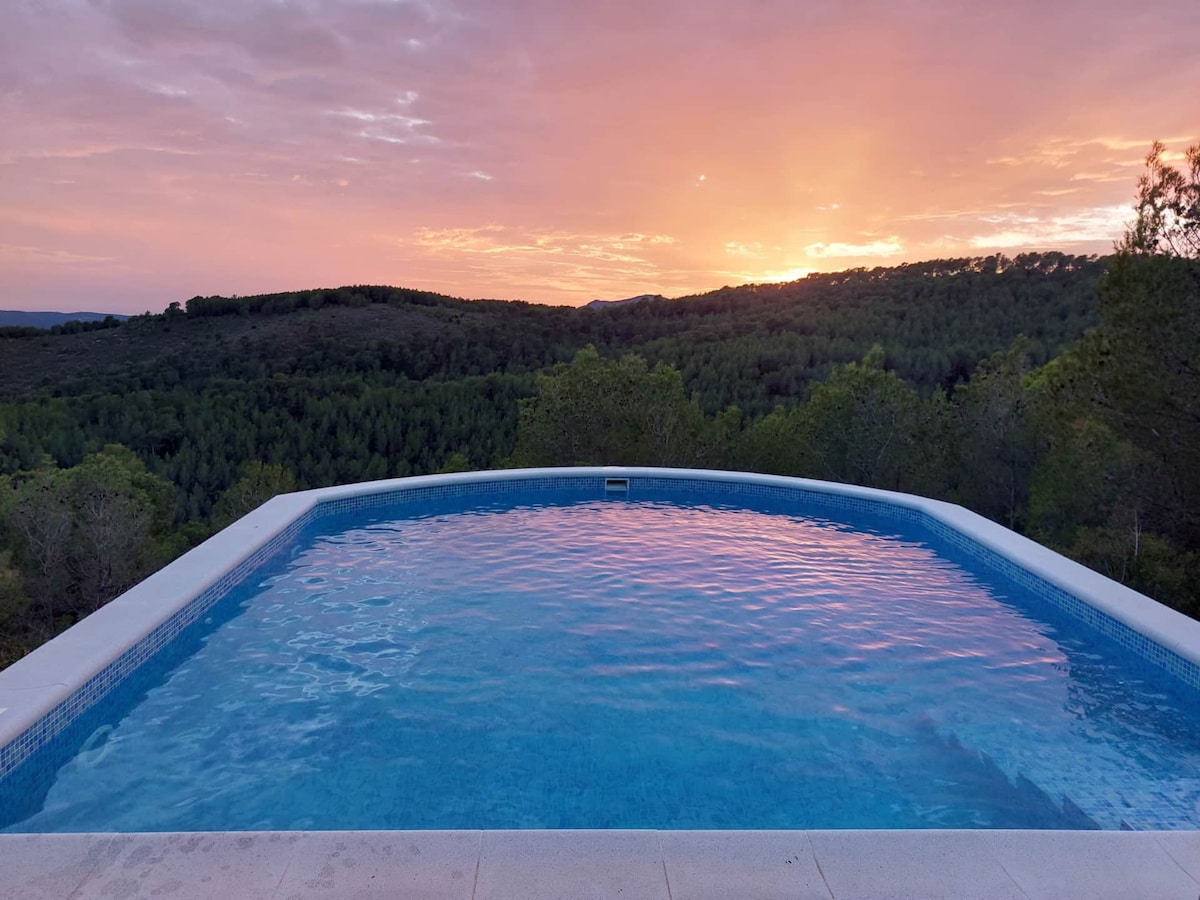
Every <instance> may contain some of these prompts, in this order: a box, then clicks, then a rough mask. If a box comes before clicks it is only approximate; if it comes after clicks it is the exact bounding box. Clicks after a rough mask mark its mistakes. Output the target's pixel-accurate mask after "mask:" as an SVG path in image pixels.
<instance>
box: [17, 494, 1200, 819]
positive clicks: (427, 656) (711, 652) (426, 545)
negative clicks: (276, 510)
mask: <svg viewBox="0 0 1200 900" xmlns="http://www.w3.org/2000/svg"><path fill="white" fill-rule="evenodd" d="M747 505H749V506H751V507H753V508H747ZM837 517H838V521H833V520H831V519H829V518H824V517H822V516H820V515H797V514H794V513H789V512H786V511H784V508H783V507H782V506H773V505H771V503H770V502H769V501H766V500H762V501H761V502H758V501H754V500H752V499H750V498H742V500H739V505H738V506H736V507H731V506H727V505H723V503H722V500H721V498H720V497H717V496H714V497H712V498H704V497H692V498H691V499H690V500H688V501H687V502H685V503H681V504H678V505H676V504H672V503H666V502H657V501H638V500H631V499H630V500H627V499H606V500H582V499H581V500H578V501H575V502H571V501H569V500H566V499H563V498H561V497H559V498H554V497H551V496H549V495H530V496H528V497H521V496H516V497H513V496H509V497H508V498H506V499H505V500H504V501H503V502H502V504H501V505H478V504H476V505H472V504H471V503H469V502H460V503H459V504H458V506H454V507H452V506H450V505H445V506H443V507H441V508H439V507H436V506H434V507H429V508H427V509H426V510H425V512H424V514H422V515H420V516H411V517H397V515H396V514H395V512H393V513H390V514H389V513H388V512H387V511H386V510H385V511H376V512H374V513H366V512H361V511H360V512H358V513H346V514H341V515H338V516H326V517H324V518H321V519H318V520H317V521H316V522H315V523H314V524H312V525H310V526H309V527H308V528H307V529H306V530H305V531H304V532H303V533H302V535H301V537H300V539H299V540H298V542H297V543H296V545H295V546H294V548H293V549H292V550H291V551H289V552H288V553H284V554H281V555H279V556H278V557H277V558H275V559H273V560H272V561H271V562H270V563H269V564H268V565H267V566H265V567H264V568H263V569H262V570H261V571H260V572H258V573H257V574H256V575H255V576H253V577H252V578H251V579H250V580H249V581H248V582H247V583H245V584H244V585H242V586H241V587H239V588H237V589H235V590H234V592H233V593H231V595H230V596H229V597H228V598H227V599H226V600H224V601H222V602H221V603H220V604H219V605H218V606H217V607H215V608H214V610H213V611H212V615H211V617H210V619H209V620H208V621H207V622H206V623H204V624H203V626H202V629H201V632H200V633H198V634H196V635H193V636H191V637H190V638H188V640H186V641H185V642H184V649H183V650H180V649H178V648H176V650H175V651H174V652H173V653H167V654H165V655H164V656H163V658H162V659H161V660H159V661H158V662H157V663H156V664H151V665H149V666H147V667H146V669H145V670H144V671H143V672H141V673H140V674H139V676H138V679H139V681H138V683H137V684H136V685H133V686H132V687H131V688H130V689H128V690H126V691H125V692H124V695H123V696H124V699H122V700H119V701H113V702H111V703H109V704H108V708H107V712H106V713H105V716H107V718H105V717H104V716H101V717H100V718H95V717H93V720H92V721H91V722H90V723H89V724H88V725H87V728H86V732H87V733H86V734H85V733H77V734H76V735H75V736H74V738H73V740H75V742H76V743H78V744H79V745H80V746H79V752H77V753H76V754H75V755H74V756H73V757H72V758H71V759H70V760H69V761H68V762H66V763H65V765H62V766H61V768H58V769H57V772H55V773H53V774H47V773H46V772H45V771H44V769H45V766H44V760H43V762H42V763H39V757H37V756H35V757H34V758H33V759H32V760H31V761H30V762H29V763H28V764H27V766H26V768H27V769H28V770H29V771H28V772H26V773H24V774H23V775H22V776H21V777H20V778H14V779H10V783H9V784H8V785H7V786H5V785H0V790H6V789H11V788H12V785H14V784H17V783H20V782H21V781H22V779H23V780H24V781H25V782H26V783H27V784H28V785H29V786H30V787H29V790H30V791H31V796H32V798H33V799H32V800H31V799H29V797H26V798H25V799H23V800H22V801H20V802H17V801H15V800H14V799H13V798H12V797H11V796H10V797H7V798H3V799H0V815H2V816H6V817H7V819H6V820H4V819H0V824H5V825H7V826H8V830H12V831H156V830H170V831H197V830H240V829H256V830H257V829H270V830H273V829H407V828H417V829H455V828H643V827H653V828H672V829H690V828H981V827H982V828H987V827H997V828H1078V827H1103V828H1118V827H1121V825H1122V823H1123V822H1125V823H1128V824H1130V825H1132V826H1134V827H1158V828H1172V827H1173V828H1197V827H1200V728H1198V727H1197V725H1198V722H1200V717H1198V708H1197V703H1196V698H1195V696H1194V692H1192V691H1189V690H1188V689H1186V688H1183V687H1182V686H1181V685H1179V684H1177V683H1175V682H1173V681H1171V679H1170V678H1169V677H1168V676H1166V675H1163V674H1161V673H1159V672H1157V671H1156V670H1153V669H1151V668H1150V667H1149V666H1148V665H1146V664H1145V663H1143V662H1141V661H1140V660H1139V659H1138V658H1137V657H1134V656H1133V655H1131V654H1130V653H1128V652H1127V651H1125V650H1124V649H1122V648H1120V647H1119V646H1117V645H1116V644H1115V643H1113V642H1111V641H1108V640H1107V639H1105V638H1102V637H1101V636H1099V635H1097V634H1096V633H1094V632H1092V631H1090V630H1089V629H1087V628H1086V626H1083V625H1082V624H1079V623H1076V622H1074V621H1073V620H1071V619H1069V618H1067V617H1066V616H1065V614H1063V613H1061V612H1058V611H1056V610H1055V609H1054V608H1052V607H1048V606H1047V605H1046V604H1044V603H1043V602H1042V601H1040V600H1039V599H1038V598H1037V597H1034V596H1031V595H1029V594H1028V593H1026V592H1024V591H1023V590H1022V589H1018V588H1017V587H1015V586H1013V585H1011V584H1006V583H1005V582H1003V581H1001V580H997V578H996V577H994V576H992V575H990V574H989V573H988V572H987V571H986V570H984V569H982V568H981V567H980V566H979V564H977V563H975V562H973V561H972V560H971V559H970V558H968V557H966V556H965V555H964V554H962V553H961V552H957V551H954V550H952V549H951V548H948V547H945V546H941V545H940V544H939V542H938V540H937V539H936V538H934V537H932V536H931V535H930V534H928V533H926V532H924V531H923V530H922V529H920V527H919V526H916V525H912V526H909V525H901V524H898V523H896V522H894V521H888V520H885V519H882V518H875V517H871V516H868V515H866V514H852V513H847V512H845V511H839V512H838V513H837ZM185 651H186V652H185ZM60 749H61V748H60ZM42 756H43V757H44V756H45V754H42ZM39 765H41V767H42V768H41V770H39ZM31 773H32V774H31ZM1064 798H1067V799H1066V800H1064Z"/></svg>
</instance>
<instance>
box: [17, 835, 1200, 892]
mask: <svg viewBox="0 0 1200 900" xmlns="http://www.w3.org/2000/svg"><path fill="white" fill-rule="evenodd" d="M940 897H947V898H955V900H959V898H962V900H1010V898H1016V900H1042V898H1053V900H1105V898H1114V900H1143V898H1144V900H1197V898H1200V832H1172V833H1164V832H1133V833H1130V832H1071V831H1051V832H1046V831H1041V832H1035V831H809V832H805V831H774V832H753V831H726V832H720V831H708V832H694V831H693V832H685V831H662V832H658V831H442V832H436V831H396V832H382V831H375V832H215V833H207V832H204V833H195V834H121V835H108V834H66V835H57V834H49V835H23V834H16V835H0V900H10V898H11V900H83V898H106V900H142V898H145V900H151V898H154V900H213V898H216V900H258V898H263V900H316V898H353V900H544V898H545V900H709V898H713V900H716V898H729V900H810V898H811V900H901V898H922V900H925V898H929V900H933V898H940Z"/></svg>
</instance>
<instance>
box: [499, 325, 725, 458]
mask: <svg viewBox="0 0 1200 900" xmlns="http://www.w3.org/2000/svg"><path fill="white" fill-rule="evenodd" d="M537 385H538V393H537V397H536V398H534V399H530V400H525V401H523V402H522V403H521V412H520V426H519V429H518V436H517V446H516V449H515V450H514V451H513V456H512V462H513V464H514V465H519V466H564V465H567V466H569V465H651V466H689V465H695V464H697V462H698V461H699V459H700V456H701V447H702V445H703V432H704V428H705V422H704V416H703V414H702V413H701V412H700V408H699V406H698V405H697V404H696V403H695V402H693V401H692V400H689V399H688V397H687V395H686V393H685V392H684V388H683V379H682V377H681V376H680V374H679V372H678V371H676V370H675V369H673V368H671V367H669V366H665V365H662V364H660V365H658V366H657V367H656V368H655V369H654V370H653V371H651V370H650V369H648V368H647V366H646V362H645V360H643V359H641V358H640V357H636V356H626V357H624V358H623V359H621V360H619V361H609V360H604V359H601V357H600V355H599V353H597V352H596V350H595V348H593V347H587V348H585V349H583V350H580V351H579V353H578V354H576V356H575V359H574V360H573V361H572V362H571V363H570V364H566V365H561V366H559V367H558V368H557V369H556V371H555V373H554V374H553V375H541V376H539V377H538V382H537Z"/></svg>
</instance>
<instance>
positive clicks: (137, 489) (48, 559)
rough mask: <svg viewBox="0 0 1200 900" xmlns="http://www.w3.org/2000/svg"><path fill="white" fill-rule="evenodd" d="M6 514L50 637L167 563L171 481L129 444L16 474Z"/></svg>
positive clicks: (38, 619)
mask: <svg viewBox="0 0 1200 900" xmlns="http://www.w3.org/2000/svg"><path fill="white" fill-rule="evenodd" d="M10 481H11V482H12V486H11V487H10V488H9V489H8V490H7V491H6V492H5V499H4V507H3V514H4V519H5V526H6V528H7V529H8V530H9V531H10V532H11V533H12V534H14V535H15V537H16V540H15V543H16V550H17V561H18V564H19V567H20V569H21V572H22V575H23V577H24V582H25V585H26V587H27V589H28V594H29V598H30V601H31V602H32V603H33V604H34V606H35V607H36V609H35V610H34V611H33V616H32V620H31V622H30V624H31V625H32V626H34V627H35V628H37V629H39V630H41V631H42V632H43V633H44V634H51V633H53V631H54V630H56V629H57V627H59V625H60V624H61V623H62V621H65V622H66V624H70V623H71V622H73V621H74V620H75V619H77V618H79V617H81V616H84V615H87V614H88V613H90V612H92V611H93V610H95V609H97V608H99V607H100V606H102V605H103V604H105V603H107V602H108V601H109V600H111V599H112V598H113V597H115V596H116V595H117V594H119V593H120V592H121V591H123V590H125V589H126V588H128V587H130V586H131V585H133V584H134V583H136V582H137V581H138V580H139V579H140V578H143V577H144V576H145V575H147V574H148V573H149V572H152V571H154V569H156V568H157V567H158V566H159V565H161V564H162V563H163V562H165V560H166V557H167V555H168V553H169V548H167V547H166V546H165V544H164V541H165V538H166V535H167V531H168V528H169V525H170V520H171V485H170V484H169V483H168V482H166V481H164V480H163V479H161V478H158V477H157V476H155V475H152V474H150V473H149V472H147V471H146V467H145V466H144V465H143V464H142V462H141V460H139V459H138V458H137V456H136V455H135V454H134V453H133V452H132V451H131V450H129V449H128V448H126V447H121V446H117V445H111V446H108V447H105V448H104V450H102V451H101V452H99V453H93V454H91V455H89V456H88V457H87V458H86V459H84V461H83V462H82V463H81V464H79V465H78V466H74V467H72V468H70V469H58V468H55V467H52V466H46V467H44V468H41V469H38V470H37V471H34V472H31V473H26V474H24V475H22V476H17V477H14V478H12V479H10Z"/></svg>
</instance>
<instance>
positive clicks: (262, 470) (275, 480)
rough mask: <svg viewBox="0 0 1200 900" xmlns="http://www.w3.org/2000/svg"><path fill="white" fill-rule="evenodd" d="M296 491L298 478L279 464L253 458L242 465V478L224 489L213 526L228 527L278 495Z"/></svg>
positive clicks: (214, 516)
mask: <svg viewBox="0 0 1200 900" xmlns="http://www.w3.org/2000/svg"><path fill="white" fill-rule="evenodd" d="M294 490H296V478H295V476H293V475H292V473H291V471H289V470H288V469H286V468H284V467H283V466H281V465H279V464H278V463H264V462H262V461H261V460H257V459H254V460H251V461H250V462H248V463H246V464H245V465H243V466H242V468H241V477H240V478H238V480H237V481H235V482H234V483H233V485H232V486H231V487H230V488H229V489H228V490H226V491H224V492H222V494H221V496H220V497H218V498H217V502H216V503H215V504H214V505H213V517H212V518H213V527H214V528H224V527H225V526H226V525H229V524H230V523H232V522H234V521H236V520H238V519H240V518H241V517H242V516H244V515H246V513H248V512H250V511H251V510H254V509H257V508H258V507H260V506H262V505H263V504H264V503H266V502H267V501H268V500H270V499H271V498H272V497H274V496H276V495H277V494H288V493H291V492H292V491H294Z"/></svg>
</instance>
